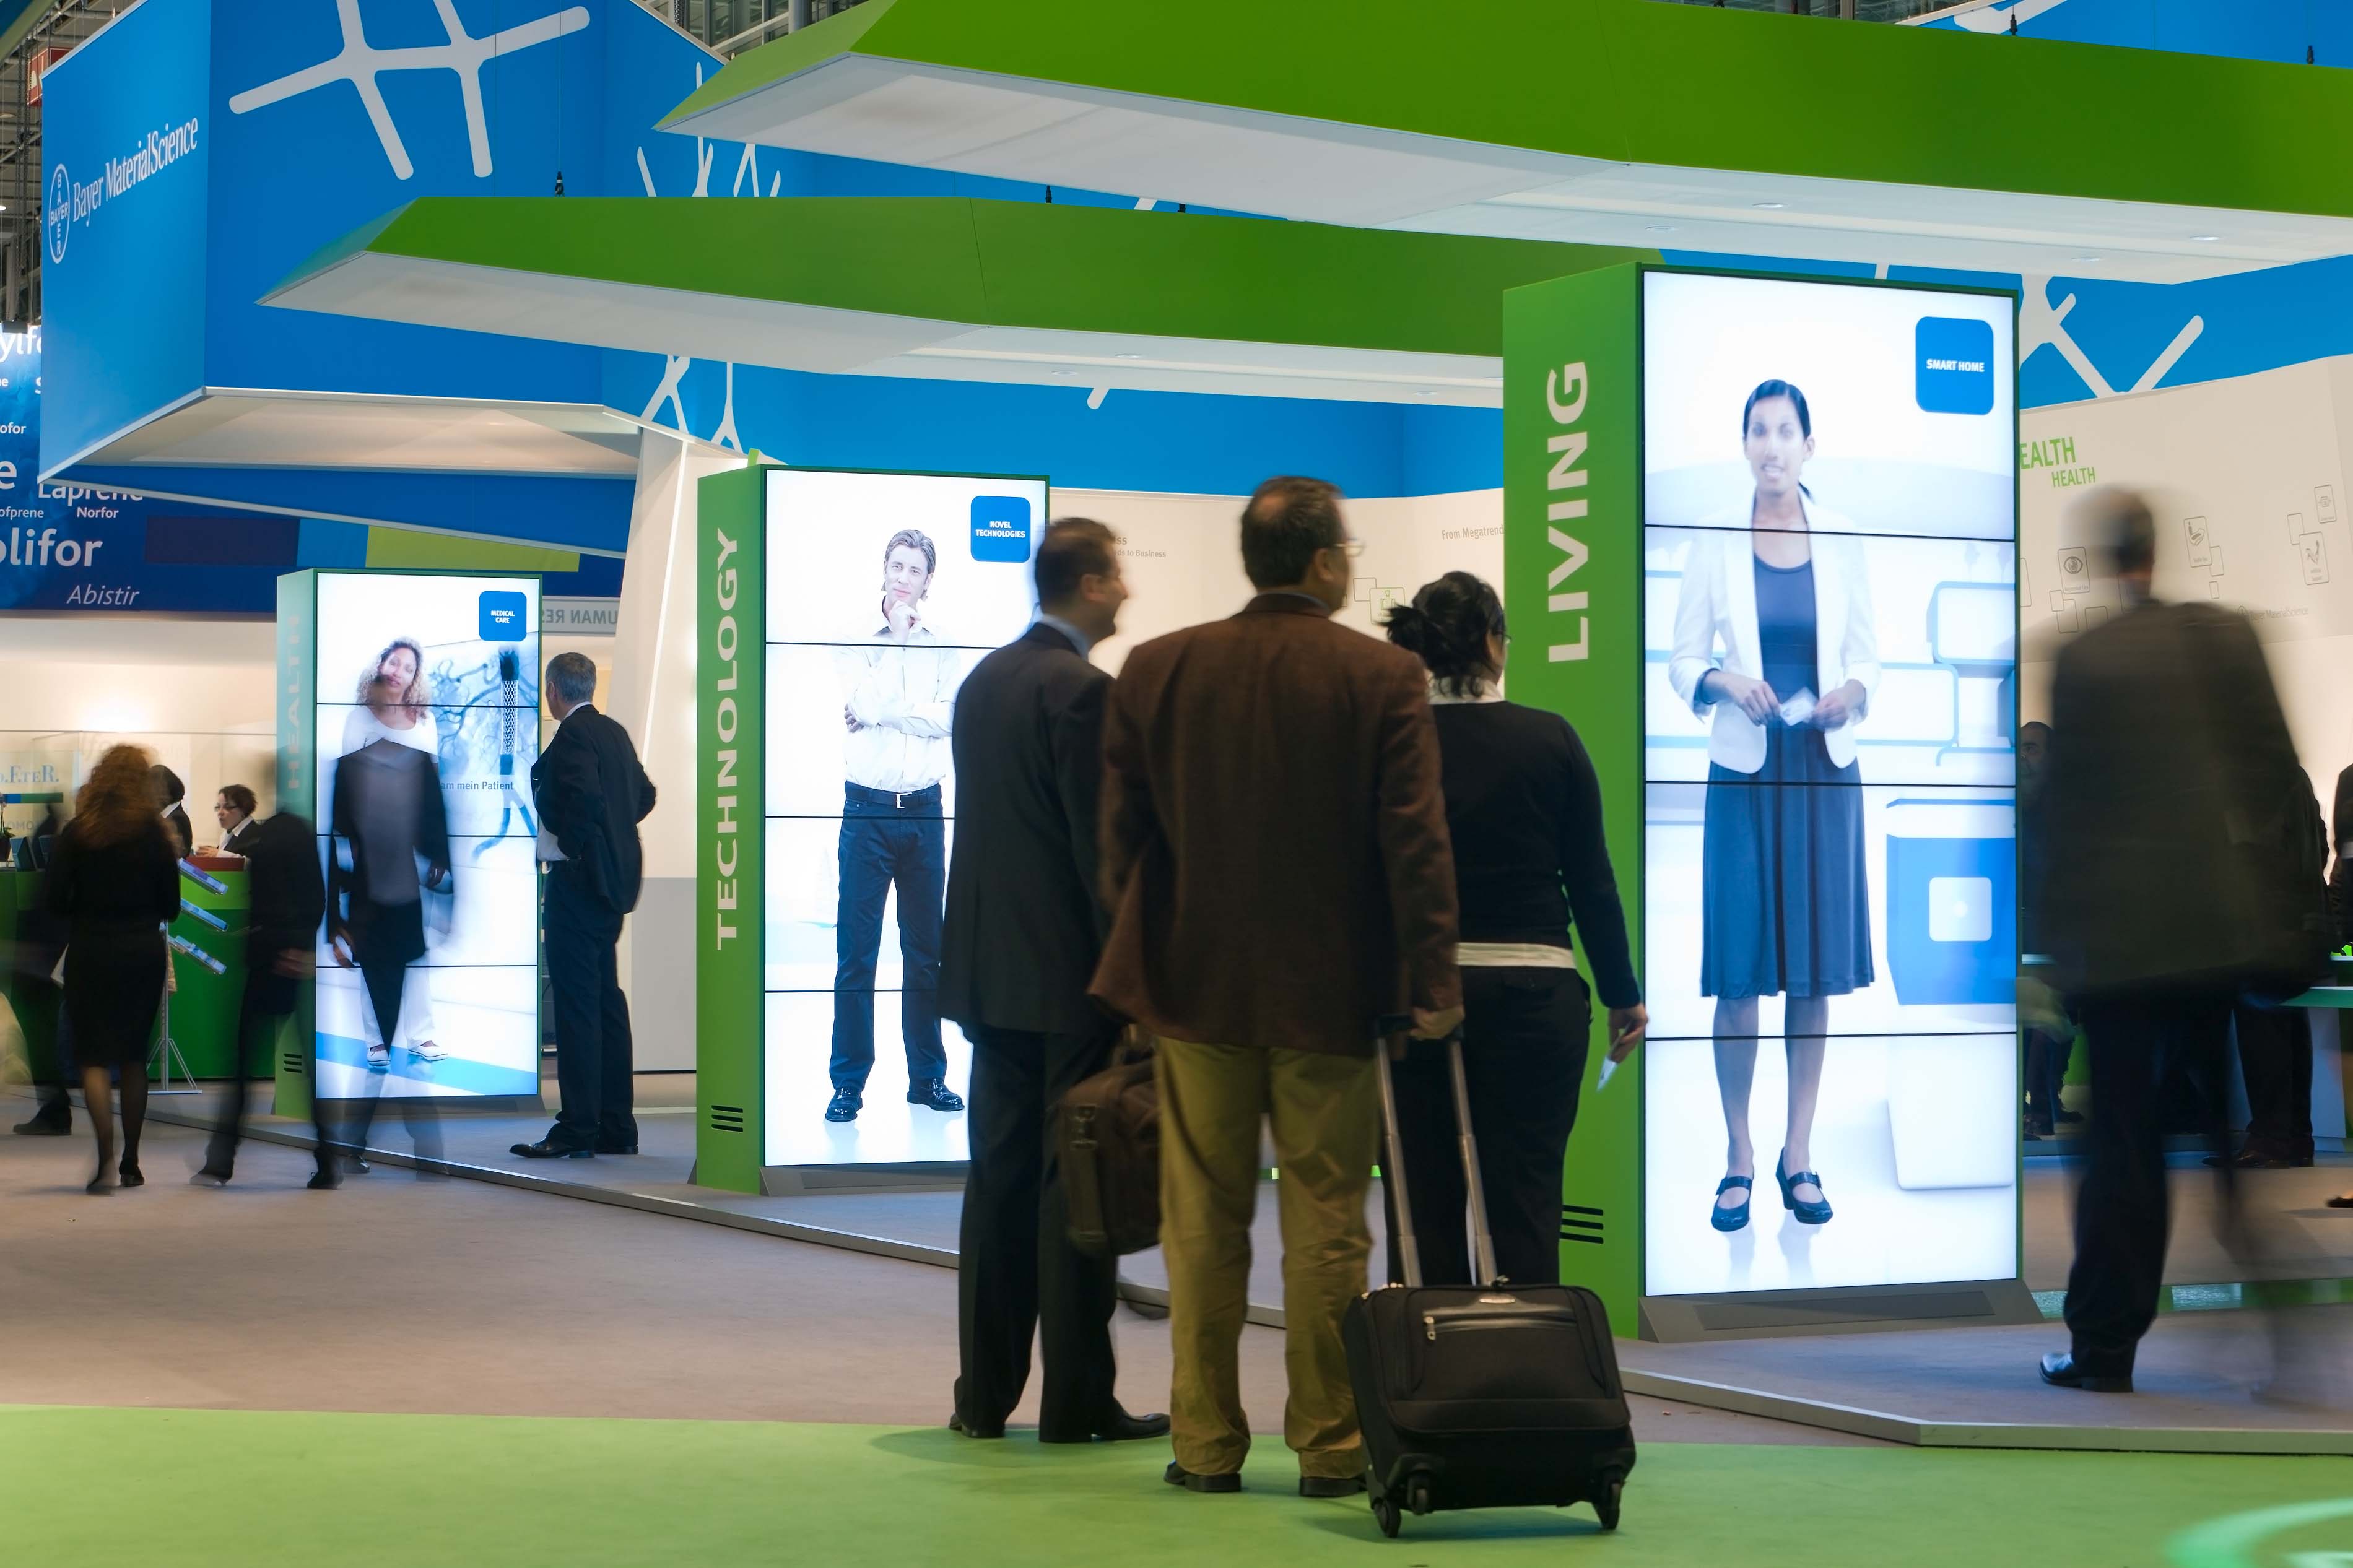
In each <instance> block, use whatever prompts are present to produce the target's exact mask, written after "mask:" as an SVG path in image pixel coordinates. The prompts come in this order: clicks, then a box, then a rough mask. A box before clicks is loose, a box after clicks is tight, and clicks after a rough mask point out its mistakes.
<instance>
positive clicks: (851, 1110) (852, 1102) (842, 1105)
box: [825, 1089, 866, 1121]
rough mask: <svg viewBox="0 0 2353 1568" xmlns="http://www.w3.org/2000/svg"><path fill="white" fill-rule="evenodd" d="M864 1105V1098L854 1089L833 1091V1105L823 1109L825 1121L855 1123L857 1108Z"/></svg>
mask: <svg viewBox="0 0 2353 1568" xmlns="http://www.w3.org/2000/svg"><path fill="white" fill-rule="evenodd" d="M864 1103H866V1097H865V1096H863V1095H861V1094H860V1093H859V1092H858V1091H857V1090H856V1089H835V1090H834V1091H833V1103H831V1104H830V1105H828V1106H827V1107H826V1108H825V1119H826V1120H827V1121H857V1120H858V1108H859V1107H860V1106H861V1105H863V1104H864Z"/></svg>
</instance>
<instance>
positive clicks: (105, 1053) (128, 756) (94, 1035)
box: [46, 746, 180, 1193]
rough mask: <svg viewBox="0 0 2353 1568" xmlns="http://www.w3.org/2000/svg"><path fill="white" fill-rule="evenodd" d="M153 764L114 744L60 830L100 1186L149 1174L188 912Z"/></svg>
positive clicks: (85, 1091)
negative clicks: (178, 947)
mask: <svg viewBox="0 0 2353 1568" xmlns="http://www.w3.org/2000/svg"><path fill="white" fill-rule="evenodd" d="M151 765H152V764H151V762H150V759H149V758H148V755H147V753H146V752H143V751H142V750H140V749H139V748H138V747H137V746H109V747H108V748H107V749H106V752H105V753H104V754H103V755H101V756H100V758H99V759H98V765H97V766H96V767H94V768H92V769H91V770H90V778H89V780H88V781H87V782H86V783H84V784H83V785H82V786H81V793H80V794H79V795H77V796H76V797H75V799H74V816H73V820H72V821H70V822H69V823H67V824H66V826H65V830H64V831H63V832H61V833H59V834H58V839H57V847H56V849H55V851H54V852H53V854H52V856H51V858H50V860H49V873H48V885H47V889H46V891H47V899H48V909H49V913H50V914H51V915H53V916H55V917H56V918H57V919H58V920H59V921H63V922H64V923H65V927H66V994H65V1006H66V1013H67V1015H68V1016H69V1018H70V1020H71V1022H72V1026H73V1037H74V1047H73V1048H74V1058H75V1060H76V1061H77V1062H78V1063H79V1066H80V1068H81V1088H82V1096H83V1098H84V1100H86V1101H87V1102H88V1103H87V1109H88V1110H89V1111H90V1130H91V1131H92V1133H93V1134H95V1136H96V1137H97V1140H98V1171H97V1173H96V1174H95V1175H93V1176H91V1177H90V1184H89V1186H88V1188H87V1190H88V1191H90V1192H91V1193H103V1192H106V1191H108V1190H109V1189H111V1187H112V1186H113V1185H114V1184H115V1179H116V1178H117V1177H119V1178H120V1180H121V1184H122V1185H124V1186H126V1187H136V1186H142V1185H144V1184H145V1183H146V1180H147V1178H146V1177H145V1176H143V1175H142V1174H141V1173H140V1170H139V1134H140V1132H141V1131H142V1128H143V1127H144V1126H145V1123H146V1120H147V1047H148V1043H149V1040H150V1038H151V1037H153V1033H154V1029H155V1010H156V1008H157V1006H158V1005H161V1003H162V1002H163V1000H164V966H165V964H166V963H168V962H169V953H168V950H167V949H166V948H165V946H164V925H165V924H167V923H168V922H169V921H171V920H172V919H173V918H174V916H176V915H177V914H178V913H179V912H180V869H179V864H178V862H179V853H178V849H179V847H178V845H177V844H176V843H175V842H174V839H173V837H172V829H170V828H169V827H167V826H165V825H164V818H163V816H162V815H161V813H160V811H159V809H158V804H157V801H156V799H155V795H154V794H153V791H152V790H151V789H150V787H149V784H148V769H149V767H150V766H151ZM116 1072H120V1073H121V1078H122V1159H121V1163H120V1164H117V1163H116V1162H115V1157H114V1156H115V1138H114V1111H113V1091H112V1088H111V1085H110V1084H109V1082H108V1079H109V1077H110V1075H111V1074H113V1073H116ZM110 1167H112V1168H111V1169H110Z"/></svg>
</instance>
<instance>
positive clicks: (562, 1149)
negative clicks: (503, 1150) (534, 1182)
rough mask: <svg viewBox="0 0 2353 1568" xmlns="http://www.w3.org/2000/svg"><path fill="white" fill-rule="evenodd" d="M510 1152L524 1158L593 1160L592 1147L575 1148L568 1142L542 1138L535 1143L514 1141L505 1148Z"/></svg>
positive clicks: (594, 1152) (593, 1152)
mask: <svg viewBox="0 0 2353 1568" xmlns="http://www.w3.org/2000/svg"><path fill="white" fill-rule="evenodd" d="M507 1152H509V1153H510V1154H520V1155H522V1157H523V1158H524V1159H526V1160H593V1159H595V1158H596V1150H594V1149H575V1148H574V1147H573V1146H572V1145H571V1144H569V1143H558V1142H554V1140H553V1139H548V1138H543V1139H541V1140H540V1141H539V1142H536V1143H514V1144H510V1145H509V1146H508V1149H507Z"/></svg>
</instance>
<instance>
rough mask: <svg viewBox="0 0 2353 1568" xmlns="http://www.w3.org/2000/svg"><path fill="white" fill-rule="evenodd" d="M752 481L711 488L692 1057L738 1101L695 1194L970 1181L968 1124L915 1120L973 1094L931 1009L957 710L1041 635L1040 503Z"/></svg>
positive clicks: (964, 486) (1021, 497)
mask: <svg viewBox="0 0 2353 1568" xmlns="http://www.w3.org/2000/svg"><path fill="white" fill-rule="evenodd" d="M749 472H750V473H751V475H752V478H751V479H744V478H739V477H737V476H735V475H720V476H717V477H715V478H713V479H706V480H704V481H703V485H702V530H703V537H702V574H703V579H704V581H703V589H702V594H703V597H702V643H701V649H702V651H701V654H700V656H699V658H698V679H699V681H700V683H701V686H702V715H701V717H700V718H699V723H700V724H701V726H702V751H703V755H702V759H701V767H700V773H701V779H702V791H703V800H702V812H701V821H702V836H703V843H702V847H701V849H700V851H699V855H700V870H699V884H700V888H701V900H702V916H701V929H700V931H699V937H700V941H701V943H702V947H701V951H700V958H699V962H698V967H697V971H696V983H697V986H698V990H699V992H700V1004H699V1011H698V1031H697V1048H698V1054H699V1062H700V1065H701V1070H702V1072H704V1073H705V1074H706V1075H710V1076H711V1077H712V1079H713V1081H715V1082H720V1083H723V1084H724V1085H725V1086H726V1092H725V1094H724V1095H723V1096H721V1095H718V1094H714V1093H712V1091H711V1090H710V1089H705V1091H704V1092H705V1099H706V1103H705V1105H704V1106H703V1108H702V1113H703V1125H702V1130H701V1134H700V1142H699V1145H698V1148H699V1152H700V1155H701V1158H700V1160H699V1163H698V1179H700V1180H701V1181H702V1182H704V1183H705V1184H715V1185H730V1186H733V1185H744V1186H756V1184H757V1178H758V1172H757V1170H756V1168H755V1166H754V1161H752V1160H747V1159H746V1155H747V1154H751V1155H754V1157H755V1160H756V1164H765V1165H876V1164H881V1165H902V1166H904V1165H935V1164H941V1163H961V1162H962V1161H963V1160H965V1158H966V1150H967V1145H966V1143H965V1119H964V1117H963V1116H962V1115H961V1114H955V1113H946V1114H944V1113H942V1112H940V1111H936V1110H932V1109H931V1108H930V1107H929V1106H927V1105H916V1104H911V1103H909V1101H908V1099H907V1091H908V1088H909V1085H910V1084H911V1083H912V1082H913V1081H916V1080H918V1079H931V1078H936V1079H943V1080H944V1081H945V1082H946V1084H947V1085H948V1087H949V1088H950V1089H954V1090H955V1091H956V1092H958V1093H962V1092H963V1090H964V1089H965V1083H966V1079H967V1077H968V1074H969V1071H970V1063H971V1047H970V1045H969V1044H968V1043H967V1042H966V1041H965V1037H964V1036H963V1034H962V1033H961V1032H960V1031H959V1030H958V1029H957V1028H956V1026H955V1024H953V1023H951V1022H947V1021H945V1020H943V1019H941V1017H940V1016H939V1005H938V984H939V981H938V966H939V952H940V928H941V925H942V922H943V920H944V914H945V906H946V889H947V866H948V856H949V851H950V847H951V844H952V841H953V836H954V833H955V770H954V767H953V754H952V746H953V740H952V737H953V733H954V728H955V699H956V693H957V690H958V689H959V688H960V687H961V686H962V685H963V683H964V679H965V675H966V674H968V673H969V672H970V670H971V668H972V667H973V666H974V665H975V664H976V663H977V662H978V661H979V660H980V659H981V658H983V657H985V656H986V655H987V654H988V653H989V652H990V651H991V650H993V649H995V648H997V647H1002V646H1003V645H1004V644H1006V643H1008V642H1010V641H1012V640H1013V639H1014V638H1016V637H1019V636H1020V635H1021V632H1022V631H1023V629H1024V628H1025V627H1027V626H1029V623H1030V621H1031V619H1032V618H1033V617H1034V616H1035V612H1036V600H1035V595H1034V592H1033V590H1032V587H1031V583H1030V575H1029V561H1030V557H1031V554H1032V553H1033V552H1034V551H1035V548H1036V542H1037V537H1038V533H1039V530H1040V529H1041V528H1042V526H1043V523H1044V520H1045V518H1046V515H1047V499H1048V492H1047V485H1046V481H1045V480H1044V479H1039V478H1023V477H1016V478H1007V477H1002V476H989V475H952V474H894V473H875V472H860V471H847V470H831V469H817V468H767V469H765V470H750V471H749ZM754 484H755V487H756V488H754V489H747V488H746V487H747V486H754ZM755 836H756V837H757V839H758V843H757V844H756V846H755V845H754V844H753V843H751V842H749V840H751V839H752V838H753V837H755ZM753 1008H756V1012H751V1013H749V1016H747V1012H749V1010H750V1009H753ZM747 1058H750V1059H751V1060H754V1061H756V1064H757V1065H756V1070H746V1060H747ZM837 1085H842V1086H854V1087H858V1088H860V1089H861V1092H862V1095H863V1105H862V1107H861V1109H860V1112H859V1115H858V1117H857V1119H856V1120H855V1121H848V1122H830V1121H826V1120H825V1111H826V1108H827V1104H828V1101H829V1100H831V1099H832V1097H833V1093H834V1090H835V1089H836V1087H837ZM747 1096H755V1098H754V1100H753V1101H752V1102H751V1103H746V1099H747Z"/></svg>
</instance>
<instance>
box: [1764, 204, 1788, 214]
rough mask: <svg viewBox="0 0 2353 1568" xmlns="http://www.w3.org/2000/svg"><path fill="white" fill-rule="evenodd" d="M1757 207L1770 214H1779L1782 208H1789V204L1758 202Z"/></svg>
mask: <svg viewBox="0 0 2353 1568" xmlns="http://www.w3.org/2000/svg"><path fill="white" fill-rule="evenodd" d="M1757 205H1758V206H1759V207H1761V208H1763V209H1764V210H1765V211H1767V212H1768V213H1777V212H1779V211H1780V210H1781V209H1782V208H1784V207H1786V206H1788V205H1789V204H1788V203H1787V202H1758V203H1757Z"/></svg>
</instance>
